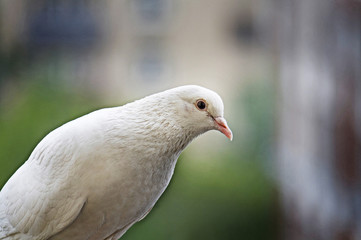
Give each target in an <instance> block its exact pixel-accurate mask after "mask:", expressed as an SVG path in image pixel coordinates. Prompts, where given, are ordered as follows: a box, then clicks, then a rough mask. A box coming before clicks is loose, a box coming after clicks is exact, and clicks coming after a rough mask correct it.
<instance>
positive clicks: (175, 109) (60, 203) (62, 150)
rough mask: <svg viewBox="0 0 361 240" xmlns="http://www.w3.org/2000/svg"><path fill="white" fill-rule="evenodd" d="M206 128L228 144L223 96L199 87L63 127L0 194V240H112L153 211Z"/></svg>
mask: <svg viewBox="0 0 361 240" xmlns="http://www.w3.org/2000/svg"><path fill="white" fill-rule="evenodd" d="M212 129H216V130H219V131H221V132H222V133H224V134H225V135H226V136H227V137H228V138H230V139H232V132H231V131H230V130H229V128H228V126H227V123H226V121H225V120H224V118H223V103H222V100H221V98H220V97H219V96H218V94H216V93H215V92H213V91H211V90H208V89H206V88H202V87H199V86H182V87H178V88H173V89H170V90H167V91H164V92H160V93H157V94H153V95H151V96H148V97H145V98H143V99H140V100H137V101H135V102H132V103H129V104H126V105H124V106H121V107H114V108H107V109H101V110H98V111H95V112H92V113H89V114H87V115H85V116H82V117H80V118H78V119H75V120H73V121H70V122H68V123H66V124H64V125H63V126H61V127H59V128H57V129H55V130H54V131H52V132H51V133H49V134H48V135H47V136H46V137H45V138H44V139H43V140H42V141H41V142H40V143H39V144H38V145H37V146H36V148H35V149H34V151H33V152H32V154H31V155H30V157H29V159H28V160H27V161H26V162H25V163H24V164H23V165H22V166H21V167H20V168H19V169H18V170H17V171H16V172H15V173H14V175H13V176H12V177H11V178H10V179H9V181H8V182H7V183H6V184H5V186H4V187H3V189H2V190H1V192H0V239H2V240H16V239H19V240H28V239H29V240H30V239H31V240H46V239H51V240H64V239H72V240H78V239H79V240H85V239H87V240H103V239H109V240H110V239H118V238H119V237H121V236H122V235H123V234H124V233H125V232H126V230H127V229H129V228H130V227H131V226H132V225H133V224H134V223H136V222H137V221H140V220H141V219H142V218H143V217H145V215H146V214H147V213H148V212H149V211H150V210H151V209H152V207H153V206H154V204H155V203H156V201H157V200H158V198H159V197H160V196H161V194H162V193H163V192H164V190H165V188H166V187H167V185H168V183H169V181H170V179H171V177H172V174H173V171H174V167H175V164H176V160H177V158H178V156H179V154H180V153H181V151H182V150H183V149H184V148H185V147H186V146H187V144H188V143H190V142H191V141H192V139H194V138H195V137H196V136H198V135H199V134H202V133H204V132H206V131H208V130H212Z"/></svg>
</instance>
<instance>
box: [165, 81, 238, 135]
mask: <svg viewBox="0 0 361 240" xmlns="http://www.w3.org/2000/svg"><path fill="white" fill-rule="evenodd" d="M170 91H171V92H172V93H175V95H177V97H178V101H176V102H175V105H176V110H177V112H178V115H179V116H181V117H182V121H184V122H185V123H186V126H185V127H187V128H191V129H193V130H194V132H197V133H198V134H201V133H204V132H206V131H208V130H218V131H220V132H221V133H223V134H224V135H225V136H226V137H227V138H229V139H230V140H232V138H233V134H232V131H231V130H230V128H229V127H228V125H227V121H226V120H225V118H224V117H223V109H224V107H223V101H222V99H221V97H220V96H219V95H218V94H217V93H215V92H214V91H211V90H209V89H207V88H203V87H199V86H194V85H188V86H182V87H178V88H174V89H171V90H170Z"/></svg>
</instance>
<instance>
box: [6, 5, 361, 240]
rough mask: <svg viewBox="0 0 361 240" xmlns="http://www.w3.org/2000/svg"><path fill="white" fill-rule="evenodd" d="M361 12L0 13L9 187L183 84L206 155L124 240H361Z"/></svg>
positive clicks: (351, 8)
mask: <svg viewBox="0 0 361 240" xmlns="http://www.w3.org/2000/svg"><path fill="white" fill-rule="evenodd" d="M360 69H361V2H360V1H359V0H333V1H331V0H304V1H297V0H271V1H267V0H253V1H251V0H223V1H220V0H219V1H216V0H197V1H190V0H133V1H125V0H124V1H115V0H114V1H112V0H107V1H95V0H93V1H91V0H89V1H86V0H79V1H66V0H63V1H60V0H59V1H58V0H47V1H43V0H36V1H35V0H34V1H31V2H30V1H25V0H11V1H10V0H1V1H0V187H2V186H3V185H4V184H5V182H6V181H7V179H8V178H9V177H10V176H11V175H12V174H13V173H14V171H16V169H17V168H18V167H19V166H21V164H22V163H23V162H24V161H25V160H26V159H27V157H28V156H29V154H30V153H31V151H32V149H33V148H34V147H35V146H36V144H37V143H38V142H39V141H40V140H41V139H42V138H43V137H44V136H45V135H46V134H47V133H48V132H49V131H51V130H53V129H54V128H56V127H58V126H60V125H61V124H63V123H65V122H67V121H69V120H71V119H74V118H76V117H79V116H81V115H83V114H86V113H88V112H90V111H93V110H95V109H98V108H102V107H108V106H117V105H121V104H124V103H126V102H129V101H132V100H135V99H137V98H140V97H143V96H145V95H149V94H151V93H155V92H158V91H162V90H165V89H167V88H171V87H176V86H179V85H184V84H197V85H202V86H205V87H208V88H210V89H213V90H215V91H217V92H218V93H219V94H220V95H221V96H222V98H223V100H224V102H225V116H226V118H227V119H228V122H229V125H230V127H231V129H232V130H233V133H234V140H233V142H229V141H227V139H226V138H224V136H222V135H221V134H219V133H217V132H210V133H207V134H205V135H203V136H201V137H199V138H198V139H197V140H195V141H194V142H193V143H192V144H191V145H190V146H189V147H188V148H187V149H186V150H185V151H184V152H183V154H182V155H181V157H180V159H179V161H178V163H177V167H176V170H175V174H174V178H173V179H172V181H171V184H170V186H169V187H168V189H167V190H166V192H165V194H164V195H163V196H162V197H161V199H160V201H159V202H158V203H157V204H156V206H155V207H154V209H153V211H152V212H151V213H150V214H149V215H148V216H147V217H146V219H145V220H143V221H141V222H139V223H137V224H136V225H134V226H133V227H132V228H131V229H130V230H129V231H128V232H127V233H126V234H125V235H124V237H123V238H122V239H129V240H137V239H164V240H165V239H175V240H185V239H187V240H192V239H210V240H211V239H247V240H256V239H260V240H261V239H262V240H263V239H280V240H281V239H285V240H310V239H316V240H318V239H319V240H333V239H334V240H357V239H358V240H359V239H361V70H360Z"/></svg>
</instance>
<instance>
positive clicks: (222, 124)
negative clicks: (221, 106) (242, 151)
mask: <svg viewBox="0 0 361 240" xmlns="http://www.w3.org/2000/svg"><path fill="white" fill-rule="evenodd" d="M214 121H215V123H216V128H217V130H218V131H220V132H221V133H223V134H224V135H225V136H226V137H227V138H229V140H231V141H232V139H233V134H232V131H231V129H229V127H228V125H227V121H226V119H224V118H223V117H216V118H214Z"/></svg>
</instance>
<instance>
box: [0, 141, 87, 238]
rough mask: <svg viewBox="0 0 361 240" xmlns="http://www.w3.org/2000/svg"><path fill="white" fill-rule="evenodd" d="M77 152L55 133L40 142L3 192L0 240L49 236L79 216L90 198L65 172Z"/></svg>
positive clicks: (1, 194)
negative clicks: (75, 185) (78, 190)
mask: <svg viewBox="0 0 361 240" xmlns="http://www.w3.org/2000/svg"><path fill="white" fill-rule="evenodd" d="M53 135H55V134H53ZM74 148H75V149H74ZM74 151H76V145H75V144H72V143H69V142H64V141H63V140H62V139H59V138H57V137H54V136H50V137H49V136H48V137H46V138H44V140H43V141H42V142H40V144H39V145H38V146H37V147H36V148H35V150H34V151H33V153H32V154H31V156H30V158H29V160H28V161H27V162H25V164H24V165H23V166H21V167H20V168H19V169H18V170H17V171H16V173H15V174H14V175H13V176H12V177H11V178H10V180H9V181H8V182H7V183H6V185H5V186H4V188H3V189H2V190H1V192H0V239H18V237H20V236H21V239H38V240H41V239H47V238H49V237H51V236H53V235H55V234H56V233H58V232H60V231H62V230H63V229H65V228H66V227H67V226H69V225H70V224H71V223H72V222H73V221H74V220H75V219H76V218H77V216H78V215H79V214H80V212H81V210H82V208H83V207H84V205H85V203H86V198H85V197H82V196H81V195H80V193H78V192H77V191H72V190H71V186H70V185H69V184H71V183H70V181H69V180H68V175H67V174H65V173H66V172H67V170H68V169H69V167H71V164H70V163H71V162H74V159H73V158H74V156H73V154H72V153H74ZM67 163H69V164H67Z"/></svg>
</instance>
